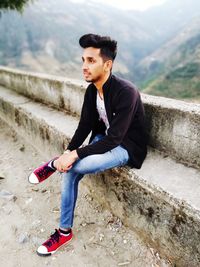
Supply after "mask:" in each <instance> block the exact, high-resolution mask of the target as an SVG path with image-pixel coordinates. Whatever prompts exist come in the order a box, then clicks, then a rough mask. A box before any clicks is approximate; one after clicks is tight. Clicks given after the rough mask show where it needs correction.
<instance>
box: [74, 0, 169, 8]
mask: <svg viewBox="0 0 200 267" xmlns="http://www.w3.org/2000/svg"><path fill="white" fill-rule="evenodd" d="M72 1H73V2H84V1H87V0H72ZM165 1H166V0H91V2H99V3H104V4H107V5H112V6H115V7H117V8H120V9H137V10H145V9H147V8H149V7H151V6H153V5H159V4H162V3H164V2H165Z"/></svg>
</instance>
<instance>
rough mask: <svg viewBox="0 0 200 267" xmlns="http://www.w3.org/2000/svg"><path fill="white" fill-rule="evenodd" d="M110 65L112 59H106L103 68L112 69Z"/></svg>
mask: <svg viewBox="0 0 200 267" xmlns="http://www.w3.org/2000/svg"><path fill="white" fill-rule="evenodd" d="M112 65H113V62H112V60H106V62H105V68H104V70H105V71H110V70H111V69H112Z"/></svg>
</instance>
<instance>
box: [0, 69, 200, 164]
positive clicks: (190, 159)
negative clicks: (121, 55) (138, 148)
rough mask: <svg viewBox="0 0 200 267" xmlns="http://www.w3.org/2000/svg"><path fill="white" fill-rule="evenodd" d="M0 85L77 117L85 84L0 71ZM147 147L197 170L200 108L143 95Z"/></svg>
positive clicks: (199, 160) (22, 72) (13, 71)
mask: <svg viewBox="0 0 200 267" xmlns="http://www.w3.org/2000/svg"><path fill="white" fill-rule="evenodd" d="M0 85H2V86H5V87H7V88H10V89H12V90H15V91H17V92H18V93H20V94H23V95H25V96H28V97H30V98H32V99H35V100H37V101H39V102H42V103H45V104H49V105H52V106H54V107H56V108H57V109H62V110H63V109H65V110H66V111H68V112H69V113H70V114H74V115H76V116H79V115H80V111H81V105H82V101H83V96H84V92H85V88H86V83H84V82H82V83H81V82H80V81H76V80H71V79H70V80H69V79H65V78H63V77H57V76H52V75H42V74H35V73H27V72H24V71H19V70H13V69H9V68H4V67H0ZM142 99H143V102H144V105H145V111H146V117H147V120H146V124H147V131H148V133H149V145H150V146H152V147H153V148H155V149H158V150H160V151H162V152H163V153H165V154H166V155H170V156H171V157H173V158H175V159H176V160H177V161H179V162H183V163H184V164H186V165H188V166H196V167H200V157H199V151H200V105H199V104H193V103H186V102H183V101H178V100H172V99H167V98H162V97H154V96H149V95H142Z"/></svg>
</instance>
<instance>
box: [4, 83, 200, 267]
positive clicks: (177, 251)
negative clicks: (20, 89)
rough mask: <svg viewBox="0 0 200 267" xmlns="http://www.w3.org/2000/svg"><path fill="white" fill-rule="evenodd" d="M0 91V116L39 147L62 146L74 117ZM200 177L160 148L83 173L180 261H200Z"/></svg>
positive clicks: (183, 265)
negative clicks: (131, 165) (128, 162)
mask: <svg viewBox="0 0 200 267" xmlns="http://www.w3.org/2000/svg"><path fill="white" fill-rule="evenodd" d="M0 92H1V94H0V116H1V117H2V118H3V119H4V120H5V121H6V122H7V123H9V124H10V125H11V126H12V127H13V128H15V129H16V130H17V131H18V132H19V133H21V134H22V135H23V136H25V137H26V138H27V140H28V141H29V142H31V143H32V144H33V145H35V146H36V147H37V149H40V151H42V152H44V153H46V151H49V148H50V149H51V152H50V153H51V155H50V156H55V154H57V153H59V152H61V151H62V149H63V147H64V143H65V142H67V141H68V139H69V138H70V137H71V135H72V133H73V132H74V129H75V128H76V126H77V122H78V121H77V119H76V118H75V117H70V116H69V115H67V114H64V113H62V112H59V111H55V110H53V109H52V108H51V107H47V106H44V105H42V104H40V103H34V102H31V101H30V99H28V98H26V97H23V96H19V95H17V94H16V93H15V92H13V91H10V90H7V89H4V88H2V87H1V88H0ZM160 179H161V181H160ZM169 180H170V181H171V183H172V184H171V183H170V182H169ZM199 181H200V174H199V172H198V171H197V170H195V169H194V168H187V167H185V166H184V165H182V164H177V163H176V162H175V161H173V160H172V159H169V158H166V157H165V156H163V155H161V154H159V153H158V152H156V151H150V152H149V154H148V157H147V159H146V161H145V162H144V165H143V167H142V169H141V170H134V169H132V170H130V169H128V168H117V169H114V170H111V171H107V172H104V173H102V174H99V175H98V176H92V177H91V176H89V177H88V178H86V179H85V183H86V184H87V186H88V187H89V188H90V190H91V192H92V194H93V196H94V197H95V198H97V199H98V201H99V202H100V203H101V204H102V205H105V206H106V207H108V208H109V209H111V210H112V211H113V213H114V214H115V215H117V216H119V217H120V218H121V219H122V221H123V222H124V224H126V225H127V226H129V227H131V228H133V229H135V230H136V231H137V232H138V233H139V234H140V236H141V237H142V238H143V239H144V240H148V242H150V243H151V244H152V245H153V246H154V247H155V248H156V249H158V250H159V251H160V252H161V253H163V254H165V255H166V256H167V257H169V258H171V260H172V261H173V262H174V263H176V266H180V267H188V266H190V267H198V266H200V245H199V240H200V213H199V211H200V201H199V200H198V197H197V196H198V192H199V186H200V185H199ZM184 184H185V188H184V186H183V185H184ZM188 188H189V189H188ZM188 190H190V191H188Z"/></svg>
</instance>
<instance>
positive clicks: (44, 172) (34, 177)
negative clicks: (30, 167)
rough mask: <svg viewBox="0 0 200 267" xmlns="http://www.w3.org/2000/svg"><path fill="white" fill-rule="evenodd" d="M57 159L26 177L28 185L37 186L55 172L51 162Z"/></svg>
mask: <svg viewBox="0 0 200 267" xmlns="http://www.w3.org/2000/svg"><path fill="white" fill-rule="evenodd" d="M57 158H58V157H56V158H54V159H52V160H50V161H48V162H47V163H45V164H44V165H42V166H40V167H38V168H37V169H35V170H34V171H33V172H32V173H31V174H30V175H29V177H28V181H29V183H31V184H39V183H41V182H43V181H44V180H46V179H47V178H48V177H49V176H50V175H52V174H53V173H54V172H55V171H56V168H54V167H53V166H52V162H53V161H54V160H56V159H57Z"/></svg>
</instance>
